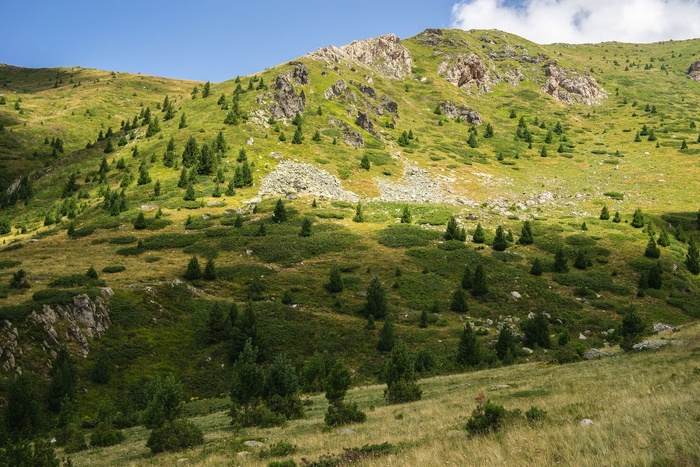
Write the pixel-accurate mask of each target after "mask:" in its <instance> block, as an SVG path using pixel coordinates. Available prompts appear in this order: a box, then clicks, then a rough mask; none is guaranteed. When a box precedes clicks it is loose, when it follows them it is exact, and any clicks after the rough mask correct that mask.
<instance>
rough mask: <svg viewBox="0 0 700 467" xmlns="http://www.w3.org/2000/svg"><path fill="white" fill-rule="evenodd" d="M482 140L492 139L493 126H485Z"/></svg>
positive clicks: (488, 124)
mask: <svg viewBox="0 0 700 467" xmlns="http://www.w3.org/2000/svg"><path fill="white" fill-rule="evenodd" d="M484 138H493V125H491V124H490V123H487V124H486V130H484Z"/></svg>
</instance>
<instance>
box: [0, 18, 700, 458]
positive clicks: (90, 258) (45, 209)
mask: <svg viewBox="0 0 700 467" xmlns="http://www.w3.org/2000/svg"><path fill="white" fill-rule="evenodd" d="M698 108H700V39H692V40H683V41H667V42H658V43H652V44H627V43H618V42H607V43H601V44H583V45H568V44H552V45H538V44H535V43H533V42H530V41H528V40H526V39H524V38H521V37H518V36H515V35H512V34H509V33H506V32H501V31H498V30H471V31H461V30H451V29H427V30H425V31H423V32H421V33H420V34H418V35H416V36H414V37H411V38H407V39H399V38H398V37H396V36H394V35H393V34H388V35H385V36H380V37H376V38H371V39H365V40H359V41H355V42H352V43H350V44H347V45H345V46H342V47H335V46H328V47H324V48H321V49H318V50H316V51H313V52H310V53H308V54H306V55H304V56H302V57H300V58H298V59H295V60H292V61H290V62H287V63H283V64H281V65H278V66H274V67H271V68H268V69H266V70H264V71H261V72H259V73H257V74H255V75H250V76H238V77H232V79H230V80H228V81H224V82H221V83H213V82H194V81H182V80H174V79H167V78H161V77H153V76H146V75H141V74H129V73H124V72H116V71H114V72H112V71H102V70H96V69H87V68H80V67H72V68H20V67H16V66H12V65H3V64H0V402H1V405H0V421H1V422H2V423H0V464H2V465H46V466H59V465H66V466H67V465H75V466H82V465H89V466H112V465H128V466H142V465H175V464H176V465H203V466H223V465H244V466H247V465H251V466H252V465H262V466H276V467H290V466H318V467H321V466H324V467H325V466H342V465H349V464H353V465H355V464H357V465H367V466H369V465H406V466H420V465H426V466H427V465H447V464H458V465H503V464H508V465H523V466H530V465H554V464H561V465H591V466H597V465H630V466H631V465H635V466H636V465H656V466H676V465H681V466H691V465H700V430H699V429H698V423H699V422H700V403H699V402H700V401H699V400H698V394H700V360H699V359H698V358H699V356H700V253H699V252H698V245H699V244H700V114H699V113H698Z"/></svg>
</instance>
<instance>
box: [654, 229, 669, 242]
mask: <svg viewBox="0 0 700 467" xmlns="http://www.w3.org/2000/svg"><path fill="white" fill-rule="evenodd" d="M656 243H658V244H659V245H661V246H663V247H666V246H669V245H670V244H671V239H670V238H668V232H667V231H666V227H661V233H660V234H659V239H658V240H657V241H656Z"/></svg>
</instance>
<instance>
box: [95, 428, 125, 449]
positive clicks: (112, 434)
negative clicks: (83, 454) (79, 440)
mask: <svg viewBox="0 0 700 467" xmlns="http://www.w3.org/2000/svg"><path fill="white" fill-rule="evenodd" d="M122 441H124V434H122V432H121V431H119V430H117V429H116V428H114V426H113V425H112V424H111V423H109V422H100V423H98V424H97V426H96V427H95V429H94V430H93V431H92V434H91V435H90V446H93V447H96V446H100V447H102V446H114V445H116V444H120V443H121V442H122Z"/></svg>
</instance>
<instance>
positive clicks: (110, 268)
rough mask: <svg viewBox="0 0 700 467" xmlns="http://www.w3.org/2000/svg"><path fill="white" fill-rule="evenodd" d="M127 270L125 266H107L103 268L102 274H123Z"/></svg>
mask: <svg viewBox="0 0 700 467" xmlns="http://www.w3.org/2000/svg"><path fill="white" fill-rule="evenodd" d="M124 270H126V267H124V266H116V265H115V266H105V267H103V268H102V272H104V273H107V274H116V273H118V272H122V271H124Z"/></svg>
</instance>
